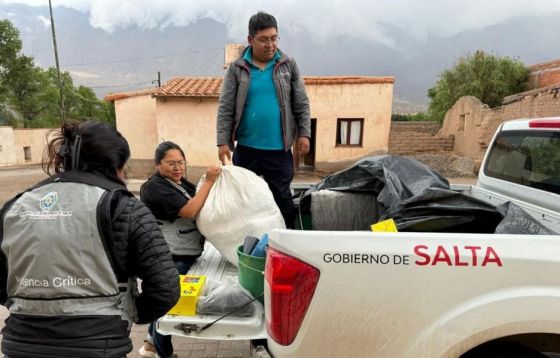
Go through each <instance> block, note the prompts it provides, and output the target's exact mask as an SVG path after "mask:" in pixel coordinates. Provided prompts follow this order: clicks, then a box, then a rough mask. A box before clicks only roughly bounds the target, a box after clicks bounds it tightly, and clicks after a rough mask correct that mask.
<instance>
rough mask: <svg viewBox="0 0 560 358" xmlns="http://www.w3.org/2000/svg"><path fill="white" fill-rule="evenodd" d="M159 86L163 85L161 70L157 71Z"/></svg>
mask: <svg viewBox="0 0 560 358" xmlns="http://www.w3.org/2000/svg"><path fill="white" fill-rule="evenodd" d="M157 86H158V87H161V72H159V71H157Z"/></svg>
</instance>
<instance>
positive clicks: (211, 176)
mask: <svg viewBox="0 0 560 358" xmlns="http://www.w3.org/2000/svg"><path fill="white" fill-rule="evenodd" d="M221 172H222V169H221V168H219V167H217V166H214V165H212V166H210V167H208V169H206V181H209V182H211V183H214V182H215V181H216V178H218V176H220V173H221Z"/></svg>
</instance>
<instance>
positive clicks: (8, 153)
mask: <svg viewBox="0 0 560 358" xmlns="http://www.w3.org/2000/svg"><path fill="white" fill-rule="evenodd" d="M0 146H1V147H2V148H1V150H0V166H4V165H15V164H16V152H15V150H14V131H13V129H12V127H0Z"/></svg>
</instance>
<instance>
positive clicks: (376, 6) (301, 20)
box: [0, 0, 560, 47]
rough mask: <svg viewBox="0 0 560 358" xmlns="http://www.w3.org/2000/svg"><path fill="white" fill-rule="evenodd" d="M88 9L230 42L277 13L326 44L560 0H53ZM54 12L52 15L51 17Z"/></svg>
mask: <svg viewBox="0 0 560 358" xmlns="http://www.w3.org/2000/svg"><path fill="white" fill-rule="evenodd" d="M13 3H19V4H26V5H32V6H45V5H48V0H0V5H2V4H13ZM52 3H53V6H67V7H71V8H74V9H76V10H79V11H82V12H85V13H88V14H89V19H90V23H91V25H92V26H93V27H96V28H100V29H103V30H105V31H107V32H111V31H114V30H115V29H118V28H119V27H122V28H126V27H128V26H131V25H136V26H140V27H146V28H156V27H165V26H185V25H189V24H191V23H193V22H196V21H197V20H200V19H203V18H211V19H214V20H216V21H218V22H221V23H224V24H226V26H227V28H228V31H229V36H230V38H231V39H232V40H235V41H239V40H244V39H245V37H246V34H247V20H248V18H249V16H250V15H251V14H253V13H255V12H256V11H258V10H263V11H266V12H269V13H271V14H273V15H275V17H276V18H277V20H278V22H279V26H280V27H281V28H282V29H284V30H285V31H289V32H292V33H296V34H302V35H303V36H309V37H311V38H313V39H314V40H316V41H325V40H327V39H332V38H333V37H337V36H349V37H353V38H359V39H365V40H368V41H375V42H381V43H384V44H386V45H388V46H391V47H392V46H393V39H392V38H390V37H388V36H387V35H386V34H384V33H383V31H382V30H381V28H379V27H378V26H377V22H387V23H391V24H393V25H396V26H398V27H400V28H401V29H403V30H404V31H406V32H409V33H412V34H414V35H415V36H416V37H417V38H418V39H419V40H422V39H424V38H426V36H427V35H428V34H430V35H440V36H449V35H454V34H456V33H459V32H461V31H464V30H470V29H477V28H480V27H483V26H488V25H494V24H496V23H499V22H501V21H504V20H507V19H509V18H513V17H516V16H521V15H553V14H558V15H559V16H560V0H466V1H456V0H423V1H421V0H307V1H301V0H283V1H278V0H276V1H264V0H250V1H249V0H235V1H232V0H120V1H115V0H52ZM55 16H56V15H55Z"/></svg>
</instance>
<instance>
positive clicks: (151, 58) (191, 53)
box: [63, 48, 222, 68]
mask: <svg viewBox="0 0 560 358" xmlns="http://www.w3.org/2000/svg"><path fill="white" fill-rule="evenodd" d="M221 50H222V49H219V48H212V49H205V50H194V51H190V52H183V53H175V54H169V55H160V56H150V57H138V58H130V59H124V60H113V61H100V62H90V63H74V64H69V65H66V64H65V65H63V66H64V67H65V68H67V67H83V66H95V65H109V64H114V63H124V62H138V61H147V60H157V59H161V58H169V57H178V56H186V55H193V54H198V53H204V52H212V51H221Z"/></svg>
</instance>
